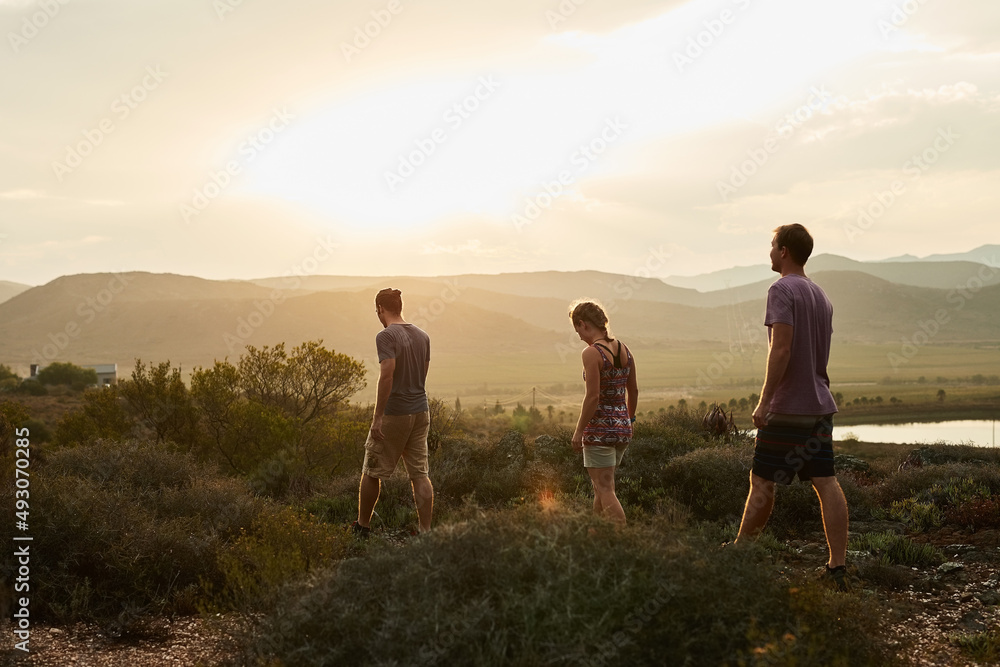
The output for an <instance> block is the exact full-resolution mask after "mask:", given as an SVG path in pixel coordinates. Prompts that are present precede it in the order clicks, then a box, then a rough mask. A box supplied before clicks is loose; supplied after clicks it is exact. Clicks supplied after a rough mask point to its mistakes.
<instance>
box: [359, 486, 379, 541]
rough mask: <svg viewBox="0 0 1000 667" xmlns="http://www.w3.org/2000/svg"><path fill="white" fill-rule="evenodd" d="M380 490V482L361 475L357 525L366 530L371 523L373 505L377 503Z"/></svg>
mask: <svg viewBox="0 0 1000 667" xmlns="http://www.w3.org/2000/svg"><path fill="white" fill-rule="evenodd" d="M381 490H382V482H381V481H379V478H378V477H369V476H368V475H367V474H365V473H361V484H360V486H359V487H358V525H359V526H362V527H364V528H368V526H369V524H371V522H372V512H374V511H375V503H377V502H378V495H379V492H380V491H381Z"/></svg>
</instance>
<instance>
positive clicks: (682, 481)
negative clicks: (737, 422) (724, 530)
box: [662, 442, 753, 522]
mask: <svg viewBox="0 0 1000 667" xmlns="http://www.w3.org/2000/svg"><path fill="white" fill-rule="evenodd" d="M752 458H753V445H752V444H751V443H747V442H744V443H740V444H737V445H734V446H726V445H723V446H717V447H710V448H706V449H698V450H695V451H692V452H689V453H687V454H683V455H681V456H678V457H675V458H673V459H671V460H670V461H668V462H667V464H666V466H665V467H664V469H663V474H662V480H663V481H662V486H663V488H664V489H665V490H666V492H667V493H668V494H669V495H670V496H671V497H672V498H674V499H675V500H677V501H678V502H680V503H682V504H684V505H687V506H688V507H689V508H690V509H691V512H692V515H693V516H694V518H696V519H704V520H709V521H727V522H728V521H734V520H735V521H739V519H740V517H741V516H742V515H743V506H744V504H745V503H746V498H747V492H748V491H749V490H750V465H751V462H752Z"/></svg>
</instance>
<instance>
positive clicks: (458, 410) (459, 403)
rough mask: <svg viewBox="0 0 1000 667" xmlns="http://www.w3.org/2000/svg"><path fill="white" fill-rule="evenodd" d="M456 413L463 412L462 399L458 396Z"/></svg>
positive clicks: (456, 398)
mask: <svg viewBox="0 0 1000 667" xmlns="http://www.w3.org/2000/svg"><path fill="white" fill-rule="evenodd" d="M455 413H456V414H462V399H460V398H459V397H458V396H456V397H455Z"/></svg>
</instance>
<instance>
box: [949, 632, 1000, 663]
mask: <svg viewBox="0 0 1000 667" xmlns="http://www.w3.org/2000/svg"><path fill="white" fill-rule="evenodd" d="M949 639H950V640H951V643H952V644H954V645H955V646H957V647H959V648H960V649H962V654H963V655H965V656H967V657H969V658H971V659H972V660H976V661H978V662H983V663H989V664H996V662H997V661H998V660H1000V630H998V629H997V628H992V629H990V630H986V631H984V632H972V633H957V634H953V635H951V636H950V637H949Z"/></svg>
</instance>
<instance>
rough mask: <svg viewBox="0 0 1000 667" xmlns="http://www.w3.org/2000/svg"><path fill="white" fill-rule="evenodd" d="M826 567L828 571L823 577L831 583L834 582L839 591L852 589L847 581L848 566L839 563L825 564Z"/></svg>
mask: <svg viewBox="0 0 1000 667" xmlns="http://www.w3.org/2000/svg"><path fill="white" fill-rule="evenodd" d="M824 567H825V568H826V573H825V574H824V575H823V579H824V580H825V581H827V582H829V583H831V584H833V585H834V586H835V587H836V588H837V590H838V591H847V590H850V586H849V585H848V583H847V566H846V565H838V566H837V567H830V566H829V564H827V565H825V566H824Z"/></svg>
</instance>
